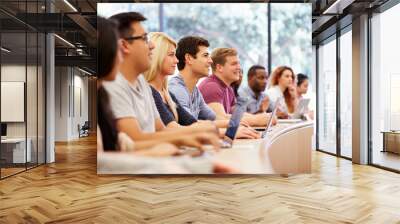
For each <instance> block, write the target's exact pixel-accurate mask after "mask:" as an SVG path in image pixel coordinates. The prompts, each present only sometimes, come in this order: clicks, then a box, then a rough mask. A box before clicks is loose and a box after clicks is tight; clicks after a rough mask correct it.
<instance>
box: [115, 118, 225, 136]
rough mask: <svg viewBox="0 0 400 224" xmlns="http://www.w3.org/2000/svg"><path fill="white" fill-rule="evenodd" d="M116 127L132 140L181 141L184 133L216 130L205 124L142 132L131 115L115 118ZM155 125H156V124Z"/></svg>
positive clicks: (159, 121)
mask: <svg viewBox="0 0 400 224" xmlns="http://www.w3.org/2000/svg"><path fill="white" fill-rule="evenodd" d="M116 123H117V129H118V131H120V132H124V133H126V134H127V135H128V136H129V137H130V138H131V139H133V140H134V141H144V140H155V139H157V140H163V141H166V140H168V139H172V140H175V141H178V140H180V141H182V140H181V138H184V136H186V135H189V136H190V135H195V134H201V133H204V132H208V133H215V132H216V131H217V130H216V129H215V127H213V126H211V125H207V124H201V125H196V126H193V127H187V128H185V127H183V128H173V129H172V128H165V129H164V130H165V131H159V132H154V133H146V132H143V131H142V130H141V128H140V126H139V122H138V121H137V120H136V119H135V118H133V117H126V118H121V119H118V120H117V122H116ZM156 123H159V124H162V121H161V120H160V119H158V121H156ZM156 126H157V125H156Z"/></svg>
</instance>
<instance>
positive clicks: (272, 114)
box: [261, 103, 278, 138]
mask: <svg viewBox="0 0 400 224" xmlns="http://www.w3.org/2000/svg"><path fill="white" fill-rule="evenodd" d="M277 110H278V103H277V104H275V108H274V109H273V110H272V113H271V118H270V119H269V121H268V124H267V127H266V128H265V130H263V132H262V133H261V138H264V137H265V136H266V135H267V133H268V132H269V131H270V130H271V126H272V119H273V117H274V116H275V114H276V111H277Z"/></svg>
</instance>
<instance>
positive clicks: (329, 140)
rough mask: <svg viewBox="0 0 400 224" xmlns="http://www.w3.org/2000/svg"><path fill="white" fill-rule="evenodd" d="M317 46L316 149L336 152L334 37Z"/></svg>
mask: <svg viewBox="0 0 400 224" xmlns="http://www.w3.org/2000/svg"><path fill="white" fill-rule="evenodd" d="M330 39H331V40H330V41H329V42H327V43H325V44H323V45H320V46H319V48H318V62H319V67H318V107H319V108H318V121H317V122H318V149H320V150H322V151H326V152H330V153H336V94H337V93H336V39H335V37H332V38H330Z"/></svg>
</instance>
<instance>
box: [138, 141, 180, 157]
mask: <svg viewBox="0 0 400 224" xmlns="http://www.w3.org/2000/svg"><path fill="white" fill-rule="evenodd" d="M178 152H179V150H178V147H176V146H175V145H173V144H170V143H160V144H158V145H156V146H153V147H151V148H150V149H144V150H138V151H135V152H134V154H135V155H141V156H153V157H165V156H172V155H175V154H178Z"/></svg>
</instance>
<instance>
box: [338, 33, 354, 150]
mask: <svg viewBox="0 0 400 224" xmlns="http://www.w3.org/2000/svg"><path fill="white" fill-rule="evenodd" d="M351 37H352V35H351V30H350V31H349V32H347V33H345V34H343V35H342V36H341V37H340V128H341V129H340V131H341V132H340V144H341V146H340V150H341V151H340V153H341V155H342V156H346V157H349V158H351V157H352V150H351V141H352V137H351V136H352V66H351V64H352V50H351V47H352V44H351V41H352V38H351Z"/></svg>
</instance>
